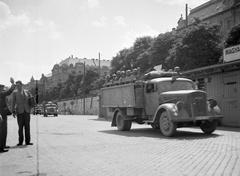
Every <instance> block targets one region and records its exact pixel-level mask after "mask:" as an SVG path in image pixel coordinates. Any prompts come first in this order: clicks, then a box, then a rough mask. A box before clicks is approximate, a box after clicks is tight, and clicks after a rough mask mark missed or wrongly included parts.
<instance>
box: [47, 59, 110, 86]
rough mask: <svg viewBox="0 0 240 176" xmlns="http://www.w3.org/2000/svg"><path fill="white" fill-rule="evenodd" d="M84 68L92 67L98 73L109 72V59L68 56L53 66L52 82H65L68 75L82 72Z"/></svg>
mask: <svg viewBox="0 0 240 176" xmlns="http://www.w3.org/2000/svg"><path fill="white" fill-rule="evenodd" d="M84 64H85V69H86V70H88V69H93V70H95V71H96V72H98V73H100V75H105V74H109V73H110V64H111V62H110V61H109V60H100V62H99V60H98V59H80V58H77V57H73V56H70V57H68V58H67V59H65V60H63V61H61V62H60V63H59V64H55V65H54V66H53V69H52V70H51V71H52V76H51V79H52V83H53V84H57V83H58V82H62V83H63V82H65V81H66V80H67V79H68V75H69V74H72V75H78V74H83V72H84Z"/></svg>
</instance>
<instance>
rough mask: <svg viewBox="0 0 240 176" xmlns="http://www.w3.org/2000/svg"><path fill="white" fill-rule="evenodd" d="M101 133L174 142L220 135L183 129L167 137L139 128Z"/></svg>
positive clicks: (103, 131)
mask: <svg viewBox="0 0 240 176" xmlns="http://www.w3.org/2000/svg"><path fill="white" fill-rule="evenodd" d="M99 132H101V133H107V134H113V135H120V136H126V137H150V138H161V139H170V140H171V139H174V140H176V139H177V140H183V139H184V140H196V139H207V138H216V137H219V136H220V135H218V134H204V133H203V132H195V131H183V130H181V129H178V130H177V133H176V135H175V136H173V137H165V136H163V134H162V133H161V132H160V130H154V129H151V128H138V129H131V130H130V131H118V130H117V129H115V130H102V131H99Z"/></svg>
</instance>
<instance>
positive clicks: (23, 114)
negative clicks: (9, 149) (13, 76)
mask: <svg viewBox="0 0 240 176" xmlns="http://www.w3.org/2000/svg"><path fill="white" fill-rule="evenodd" d="M16 86H17V90H16V91H14V92H13V98H12V107H13V108H15V109H14V110H13V113H14V115H15V114H17V123H18V136H19V138H18V144H17V146H21V145H22V144H23V140H24V137H23V128H24V130H25V142H26V145H33V143H31V142H30V141H31V136H30V106H29V98H30V97H31V96H32V95H31V93H30V92H29V91H28V90H24V89H23V84H22V82H21V81H17V82H16ZM15 105H16V107H15Z"/></svg>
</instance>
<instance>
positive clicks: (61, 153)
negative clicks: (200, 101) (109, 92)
mask: <svg viewBox="0 0 240 176" xmlns="http://www.w3.org/2000/svg"><path fill="white" fill-rule="evenodd" d="M31 137H32V141H31V142H33V143H34V145H33V146H26V145H23V146H16V144H17V142H18V135H17V121H16V119H14V118H13V117H9V120H8V139H7V145H10V146H11V148H10V149H9V152H6V153H2V154H0V175H1V176H15V175H19V176H36V175H39V176H45V175H46V176H51V175H53V176H55V175H56V176H68V175H69V176H76V175H80V176H81V175H83V176H85V175H86V176H89V175H97V176H101V175H102V176H106V175H110V176H112V175H121V176H127V175H131V176H135V175H137V176H138V175H142V176H146V175H150V176H152V175H154V176H155V175H157V176H161V175H163V176H166V175H167V176H168V175H174V176H176V175H178V176H181V175H183V176H187V175H189V176H194V175H197V176H200V175H209V176H219V175H223V176H225V175H226V176H228V175H234V176H240V128H226V127H220V128H218V130H217V131H215V133H214V134H212V135H206V134H204V133H202V131H201V130H200V129H198V128H181V129H178V133H177V135H176V136H175V137H173V138H166V137H164V136H163V135H162V134H161V133H160V131H159V130H153V129H152V128H151V127H150V126H148V125H138V124H133V126H132V129H131V130H130V131H128V132H121V131H117V129H116V128H113V127H111V123H110V121H107V120H104V119H98V117H97V116H80V115H74V116H71V115H65V116H64V115H60V116H59V117H43V116H40V115H35V116H33V115H32V116H31Z"/></svg>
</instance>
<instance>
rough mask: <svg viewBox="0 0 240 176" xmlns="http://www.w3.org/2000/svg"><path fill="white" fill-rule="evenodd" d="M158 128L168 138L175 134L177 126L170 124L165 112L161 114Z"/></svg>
mask: <svg viewBox="0 0 240 176" xmlns="http://www.w3.org/2000/svg"><path fill="white" fill-rule="evenodd" d="M159 126H160V130H161V132H162V134H163V135H164V136H167V137H170V136H173V135H174V134H175V133H176V129H177V124H176V123H174V122H171V119H170V117H169V115H168V113H167V112H166V111H165V112H163V113H162V114H161V116H160V119H159Z"/></svg>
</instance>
